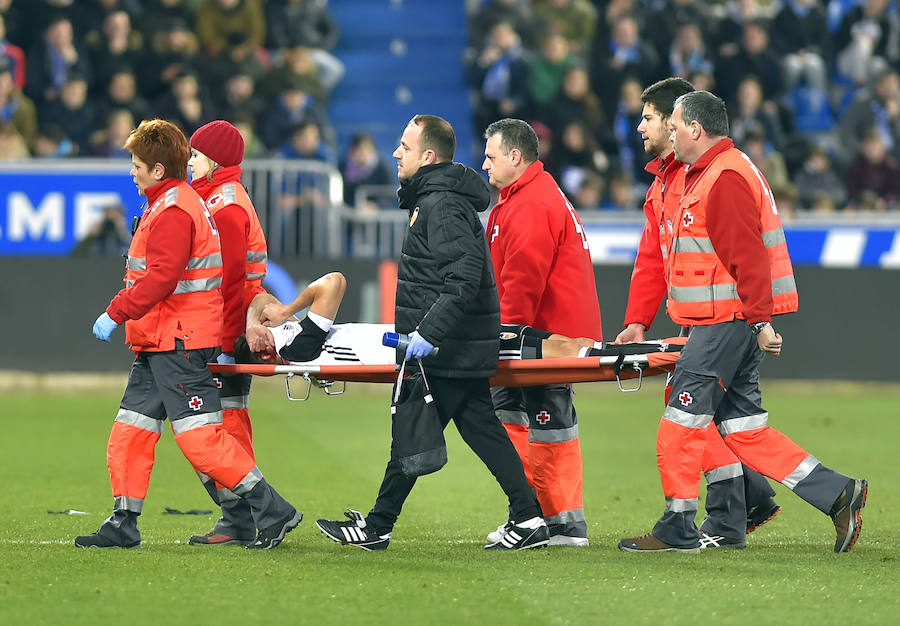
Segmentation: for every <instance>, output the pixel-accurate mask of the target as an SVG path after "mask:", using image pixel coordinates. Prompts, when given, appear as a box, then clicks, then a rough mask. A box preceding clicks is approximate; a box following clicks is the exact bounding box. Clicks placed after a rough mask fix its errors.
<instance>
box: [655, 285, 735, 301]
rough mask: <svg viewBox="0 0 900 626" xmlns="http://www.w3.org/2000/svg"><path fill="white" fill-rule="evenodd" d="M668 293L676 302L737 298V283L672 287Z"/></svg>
mask: <svg viewBox="0 0 900 626" xmlns="http://www.w3.org/2000/svg"><path fill="white" fill-rule="evenodd" d="M669 294H670V295H671V296H672V299H673V300H675V301H676V302H708V301H709V300H737V299H738V293H737V285H736V284H735V283H725V284H722V285H701V286H699V287H674V286H673V287H672V288H671V289H669Z"/></svg>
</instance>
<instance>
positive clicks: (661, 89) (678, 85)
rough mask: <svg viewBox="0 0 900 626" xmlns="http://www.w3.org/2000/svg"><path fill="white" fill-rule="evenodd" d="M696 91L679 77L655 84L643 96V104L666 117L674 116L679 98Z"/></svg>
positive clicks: (645, 90)
mask: <svg viewBox="0 0 900 626" xmlns="http://www.w3.org/2000/svg"><path fill="white" fill-rule="evenodd" d="M692 91H694V86H693V85H692V84H690V83H689V82H688V81H686V80H685V79H683V78H681V77H679V76H672V77H671V78H664V79H663V80H661V81H658V82H655V83H653V84H652V85H650V86H649V87H647V88H646V89H644V92H643V93H642V94H641V102H643V103H644V104H650V105H652V106H653V108H654V109H656V110H657V111H659V113H660V114H661V115H662V116H663V117H664V118H666V117H669V116H670V115H672V110H673V109H674V108H675V100H677V99H678V96H683V95H684V94H686V93H691V92H692Z"/></svg>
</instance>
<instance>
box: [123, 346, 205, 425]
mask: <svg viewBox="0 0 900 626" xmlns="http://www.w3.org/2000/svg"><path fill="white" fill-rule="evenodd" d="M179 344H180V346H179ZM215 354H216V349H215V348H203V349H200V350H184V344H183V343H182V342H181V341H176V349H175V350H173V351H170V352H140V353H138V354H137V356H136V357H135V359H134V363H133V364H132V366H131V372H130V373H129V375H128V384H127V385H126V387H125V393H124V395H123V396H122V402H121V403H120V404H119V406H120V408H122V409H125V410H127V411H134V412H135V413H139V414H141V415H146V416H147V417H152V418H154V419H158V420H164V419H166V417H168V418H169V420H170V421H171V422H173V423H174V422H176V421H178V420H181V419H184V418H194V417H197V416H198V415H202V414H206V413H218V414H219V417H218V422H221V421H222V420H221V410H222V405H221V402H220V400H219V390H218V389H217V388H216V386H215V384H214V383H213V380H212V376H210V373H209V369H208V368H207V365H206V364H207V363H208V362H209V360H210V359H212V358H214V357H215ZM213 423H215V420H214V421H213Z"/></svg>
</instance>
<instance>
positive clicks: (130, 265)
mask: <svg viewBox="0 0 900 626" xmlns="http://www.w3.org/2000/svg"><path fill="white" fill-rule="evenodd" d="M125 269H127V270H136V271H141V270H146V269H147V259H142V258H139V257H128V259H127V260H126V261H125Z"/></svg>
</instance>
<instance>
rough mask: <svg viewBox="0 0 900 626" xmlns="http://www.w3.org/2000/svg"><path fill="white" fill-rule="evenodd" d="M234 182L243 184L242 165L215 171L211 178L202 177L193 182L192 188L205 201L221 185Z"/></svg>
mask: <svg viewBox="0 0 900 626" xmlns="http://www.w3.org/2000/svg"><path fill="white" fill-rule="evenodd" d="M232 182H238V183H239V182H241V166H240V165H229V166H228V167H220V168H218V169H215V170H213V171H212V172H211V174H210V175H209V176H201V177H200V178H195V179H194V180H192V181H191V187H193V188H194V191H196V192H197V193H198V194H200V197H201V198H203V199H204V200H205V199H207V198H208V197H209V195H210V194H211V193H212V190H213V189H215V188H216V187H218V186H219V185H223V184H225V183H232Z"/></svg>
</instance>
